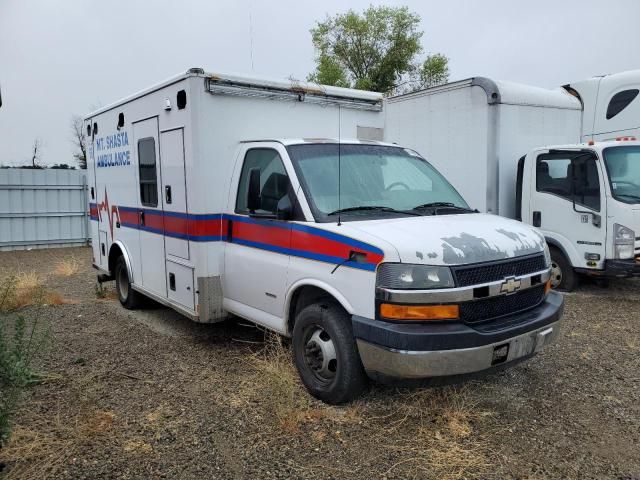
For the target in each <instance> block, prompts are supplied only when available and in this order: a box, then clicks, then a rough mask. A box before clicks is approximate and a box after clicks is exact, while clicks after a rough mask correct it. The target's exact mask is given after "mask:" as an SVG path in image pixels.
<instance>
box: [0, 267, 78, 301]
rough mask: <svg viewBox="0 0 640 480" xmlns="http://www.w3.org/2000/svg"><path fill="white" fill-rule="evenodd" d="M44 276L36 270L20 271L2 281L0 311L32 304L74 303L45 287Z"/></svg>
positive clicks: (0, 283)
mask: <svg viewBox="0 0 640 480" xmlns="http://www.w3.org/2000/svg"><path fill="white" fill-rule="evenodd" d="M44 281H45V279H44V277H43V276H42V275H40V274H38V273H36V272H34V271H29V272H20V273H18V274H17V275H15V276H12V277H9V278H6V279H4V280H3V281H2V282H0V311H12V310H18V309H20V308H24V307H28V306H32V305H63V304H68V303H73V302H72V301H70V300H69V299H66V298H65V297H63V296H62V295H61V294H60V293H58V292H56V291H51V290H47V289H46V288H45V287H44Z"/></svg>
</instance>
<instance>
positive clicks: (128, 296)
mask: <svg viewBox="0 0 640 480" xmlns="http://www.w3.org/2000/svg"><path fill="white" fill-rule="evenodd" d="M114 274H115V277H116V291H117V292H118V300H120V303H121V304H122V306H123V307H124V308H127V309H129V310H133V309H135V308H138V307H139V306H140V305H141V303H142V296H141V295H140V294H139V293H138V292H136V291H135V290H134V289H133V288H132V287H131V280H130V279H129V272H128V270H127V264H126V262H125V261H124V257H122V256H121V257H119V258H118V260H116V266H115V268H114Z"/></svg>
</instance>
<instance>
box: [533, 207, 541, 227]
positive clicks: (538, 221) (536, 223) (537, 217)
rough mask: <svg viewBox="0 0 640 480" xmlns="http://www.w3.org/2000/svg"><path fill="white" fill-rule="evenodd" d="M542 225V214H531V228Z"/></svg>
mask: <svg viewBox="0 0 640 480" xmlns="http://www.w3.org/2000/svg"><path fill="white" fill-rule="evenodd" d="M541 225H542V212H538V211H536V212H533V226H534V227H540V226H541Z"/></svg>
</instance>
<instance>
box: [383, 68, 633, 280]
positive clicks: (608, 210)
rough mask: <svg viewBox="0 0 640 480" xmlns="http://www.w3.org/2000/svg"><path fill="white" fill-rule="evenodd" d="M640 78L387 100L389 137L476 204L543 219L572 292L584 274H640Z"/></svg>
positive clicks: (480, 87)
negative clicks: (637, 136)
mask: <svg viewBox="0 0 640 480" xmlns="http://www.w3.org/2000/svg"><path fill="white" fill-rule="evenodd" d="M638 86H640V70H639V71H633V72H625V73H623V74H617V75H610V76H606V77H597V78H594V79H590V80H587V81H584V82H576V83H574V84H570V85H566V86H565V87H562V88H558V89H555V90H547V89H542V88H537V87H532V86H528V85H521V84H516V83H511V82H499V81H493V80H490V79H487V78H483V77H476V78H471V79H468V80H463V81H459V82H453V83H450V84H446V85H442V86H439V87H435V88H431V89H427V90H422V91H418V92H414V93H411V94H407V95H402V96H397V97H394V98H390V99H388V101H387V103H386V105H385V113H386V123H385V139H386V140H387V141H389V142H397V143H399V144H402V145H404V146H407V147H409V148H413V149H415V150H416V151H418V152H419V153H420V154H421V155H424V157H425V158H426V159H427V160H428V161H429V162H430V163H431V164H433V165H434V166H435V167H436V168H437V169H438V170H440V171H441V172H442V173H443V174H444V175H445V176H446V177H447V179H449V180H450V181H451V183H452V184H453V185H454V187H456V188H457V189H458V190H459V191H460V193H461V194H462V196H463V197H464V198H465V199H467V200H468V201H469V204H470V205H471V207H473V208H477V209H479V210H480V211H483V212H490V213H495V214H498V215H501V216H505V217H508V218H514V219H518V220H521V221H523V222H524V223H528V224H530V225H533V226H535V227H539V228H540V229H541V230H542V232H543V234H544V236H545V238H546V240H547V243H548V244H549V246H550V247H551V256H552V261H553V262H552V263H553V274H552V284H553V287H554V288H561V289H565V290H571V289H572V288H573V287H574V285H575V281H576V273H583V274H589V275H594V276H599V277H607V276H618V277H620V276H634V275H640V265H639V264H638V259H639V258H640V155H639V153H638V145H637V144H634V143H633V142H632V141H630V140H634V139H635V137H633V136H631V135H635V134H637V133H638V132H640V98H636V97H637V95H638ZM594 140H596V142H594ZM602 140H610V141H607V142H601V141H602ZM581 141H588V142H590V143H583V144H578V143H577V142H581ZM554 145H556V146H554ZM527 152H529V153H527ZM524 154H526V155H525V156H524V157H523V155H524ZM518 159H520V161H519V160H518ZM518 167H519V168H518Z"/></svg>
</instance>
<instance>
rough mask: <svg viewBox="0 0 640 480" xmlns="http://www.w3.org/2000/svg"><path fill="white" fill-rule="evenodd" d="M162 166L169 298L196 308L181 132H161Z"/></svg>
mask: <svg viewBox="0 0 640 480" xmlns="http://www.w3.org/2000/svg"><path fill="white" fill-rule="evenodd" d="M160 163H161V165H162V169H161V170H162V182H161V187H162V188H161V189H160V192H161V197H162V204H163V210H164V242H165V243H164V244H165V250H166V266H167V267H166V268H167V272H166V275H167V278H166V281H167V286H168V290H167V293H168V296H169V299H170V300H172V301H174V302H177V303H179V304H180V305H182V306H183V307H186V308H188V309H189V310H193V309H194V308H195V288H194V267H193V263H192V261H191V251H190V248H189V237H190V234H191V232H190V231H189V228H190V224H189V208H188V204H187V189H186V171H185V155H184V129H183V128H182V127H180V128H174V129H171V130H163V131H162V132H160Z"/></svg>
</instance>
